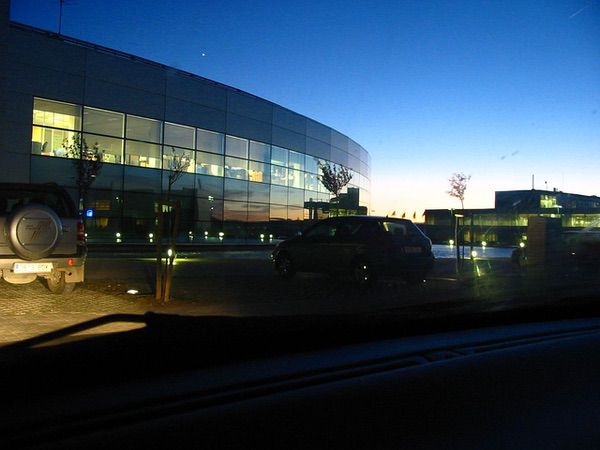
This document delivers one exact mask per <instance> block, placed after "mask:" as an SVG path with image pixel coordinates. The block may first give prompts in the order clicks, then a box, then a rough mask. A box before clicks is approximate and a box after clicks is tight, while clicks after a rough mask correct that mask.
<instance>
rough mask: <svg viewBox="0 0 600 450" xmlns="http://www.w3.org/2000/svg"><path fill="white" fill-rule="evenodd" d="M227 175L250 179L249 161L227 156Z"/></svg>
mask: <svg viewBox="0 0 600 450" xmlns="http://www.w3.org/2000/svg"><path fill="white" fill-rule="evenodd" d="M225 176H226V177H229V178H237V179H240V180H247V179H248V161H246V160H245V159H239V158H230V157H227V158H225Z"/></svg>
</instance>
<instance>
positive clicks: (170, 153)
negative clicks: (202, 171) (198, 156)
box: [163, 146, 196, 173]
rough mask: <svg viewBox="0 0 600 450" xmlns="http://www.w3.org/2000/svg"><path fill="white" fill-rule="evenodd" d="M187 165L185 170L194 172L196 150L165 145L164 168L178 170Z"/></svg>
mask: <svg viewBox="0 0 600 450" xmlns="http://www.w3.org/2000/svg"><path fill="white" fill-rule="evenodd" d="M177 167H182V168H183V167H185V169H184V170H183V172H188V173H194V172H195V170H196V168H195V166H194V151H193V150H187V149H185V148H177V147H172V146H169V147H167V146H164V147H163V169H165V170H176V169H177Z"/></svg>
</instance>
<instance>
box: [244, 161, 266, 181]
mask: <svg viewBox="0 0 600 450" xmlns="http://www.w3.org/2000/svg"><path fill="white" fill-rule="evenodd" d="M248 178H249V180H250V181H256V182H259V183H268V182H269V181H270V180H271V166H269V164H265V163H261V162H256V161H250V162H249V165H248Z"/></svg>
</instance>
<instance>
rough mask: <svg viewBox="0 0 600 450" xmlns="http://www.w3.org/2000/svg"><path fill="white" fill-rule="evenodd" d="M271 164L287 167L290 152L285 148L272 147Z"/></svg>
mask: <svg viewBox="0 0 600 450" xmlns="http://www.w3.org/2000/svg"><path fill="white" fill-rule="evenodd" d="M271 164H276V165H278V166H283V167H287V164H288V151H287V149H285V148H281V147H276V146H272V147H271Z"/></svg>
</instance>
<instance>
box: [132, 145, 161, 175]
mask: <svg viewBox="0 0 600 450" xmlns="http://www.w3.org/2000/svg"><path fill="white" fill-rule="evenodd" d="M160 163H161V158H160V145H158V144H148V143H147V142H138V141H126V142H125V164H129V165H130V166H139V167H152V168H155V169H160Z"/></svg>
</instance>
